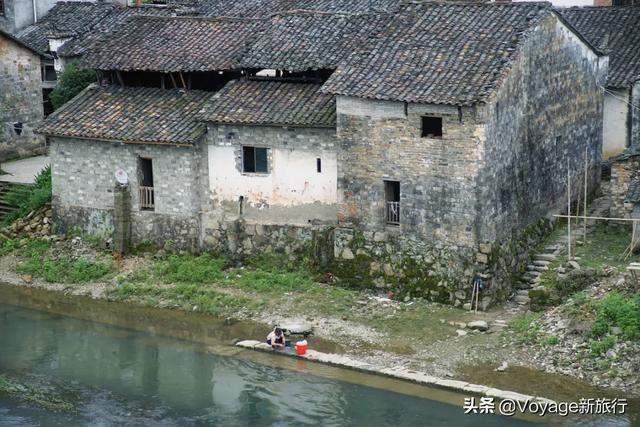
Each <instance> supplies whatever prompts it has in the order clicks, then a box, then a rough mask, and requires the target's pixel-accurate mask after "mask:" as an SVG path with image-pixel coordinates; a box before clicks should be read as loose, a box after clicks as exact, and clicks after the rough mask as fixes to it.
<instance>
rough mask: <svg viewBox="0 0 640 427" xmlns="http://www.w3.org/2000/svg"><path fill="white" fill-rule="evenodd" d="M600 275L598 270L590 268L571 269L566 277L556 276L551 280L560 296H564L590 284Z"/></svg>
mask: <svg viewBox="0 0 640 427" xmlns="http://www.w3.org/2000/svg"><path fill="white" fill-rule="evenodd" d="M600 276H601V274H600V272H599V271H597V270H594V269H591V268H587V269H583V270H572V271H570V272H569V273H568V274H567V277H564V278H562V279H560V278H558V279H556V280H555V281H553V286H554V287H555V288H556V290H557V291H558V294H559V295H560V297H562V298H565V297H568V296H570V295H573V294H575V293H576V292H579V291H582V290H584V289H585V288H587V287H588V286H591V285H592V284H593V283H595V282H596V281H597V280H598V279H599V278H600Z"/></svg>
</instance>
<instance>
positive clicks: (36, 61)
mask: <svg viewBox="0 0 640 427" xmlns="http://www.w3.org/2000/svg"><path fill="white" fill-rule="evenodd" d="M48 59H49V58H48V57H47V56H46V55H44V54H42V53H40V52H38V51H36V50H34V49H32V48H31V47H29V46H27V45H25V44H24V43H22V42H21V41H20V40H18V39H17V38H15V37H13V36H12V35H10V34H9V33H5V32H3V31H1V30H0V161H2V160H4V159H7V158H9V157H15V156H20V155H24V154H28V153H33V152H37V151H40V150H43V149H44V143H45V140H44V138H43V137H42V136H40V135H35V134H34V133H33V129H34V127H35V126H36V125H38V124H39V123H40V121H41V120H42V118H43V115H44V112H43V102H42V99H43V98H42V96H43V93H42V81H43V77H44V76H46V64H47V63H48V62H47V61H48Z"/></svg>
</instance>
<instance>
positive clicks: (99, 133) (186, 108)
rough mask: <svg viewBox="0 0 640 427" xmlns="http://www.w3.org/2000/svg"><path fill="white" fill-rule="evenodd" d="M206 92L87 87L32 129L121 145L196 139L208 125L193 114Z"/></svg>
mask: <svg viewBox="0 0 640 427" xmlns="http://www.w3.org/2000/svg"><path fill="white" fill-rule="evenodd" d="M212 95H213V94H211V93H210V92H202V91H195V90H190V91H184V90H177V89H176V90H166V89H156V88H122V87H117V86H108V87H99V86H97V85H95V84H94V85H90V86H89V87H88V88H87V89H85V90H84V91H83V92H81V93H80V94H79V95H78V96H76V97H75V98H73V99H72V100H71V101H69V102H68V103H66V104H65V105H64V106H63V107H62V108H60V109H58V110H56V111H55V112H54V113H53V114H51V115H50V116H49V117H47V118H46V119H45V121H44V122H43V123H42V124H41V125H40V126H39V127H38V128H37V129H36V132H38V133H41V134H44V135H49V136H63V137H70V138H89V139H98V140H115V141H122V142H125V143H150V144H179V145H188V144H193V143H195V142H196V141H197V140H198V139H199V138H200V137H202V135H204V133H205V131H206V128H205V126H204V124H203V123H202V122H200V121H199V120H198V119H197V117H198V113H199V112H200V110H201V109H202V107H203V106H204V104H205V102H206V101H207V100H208V99H209V98H210V97H211V96H212Z"/></svg>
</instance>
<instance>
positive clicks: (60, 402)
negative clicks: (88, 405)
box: [0, 374, 75, 412]
mask: <svg viewBox="0 0 640 427" xmlns="http://www.w3.org/2000/svg"><path fill="white" fill-rule="evenodd" d="M2 394H6V395H9V396H12V397H16V398H18V399H21V400H24V401H28V402H31V403H35V404H36V405H38V406H41V407H43V408H45V409H47V410H50V411H65V412H69V411H73V410H75V407H74V405H73V404H72V403H70V402H68V401H65V400H64V399H62V398H61V397H59V396H56V395H55V394H53V393H50V392H45V391H43V390H41V389H40V388H39V387H38V388H37V387H34V386H31V385H27V384H21V383H19V382H17V381H15V380H13V379H10V378H8V377H6V376H4V375H1V374H0V395H2Z"/></svg>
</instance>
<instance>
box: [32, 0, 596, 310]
mask: <svg viewBox="0 0 640 427" xmlns="http://www.w3.org/2000/svg"><path fill="white" fill-rule="evenodd" d="M134 33H135V34H136V37H135V38H132V37H131V34H134ZM106 52H109V55H106V54H105V53H106ZM167 52H171V55H168V54H166V53H167ZM81 64H82V66H85V67H90V68H94V69H97V70H98V71H99V72H100V73H101V75H102V78H103V80H105V81H110V83H111V84H112V86H106V87H92V88H90V89H88V90H87V91H85V92H84V93H83V94H82V95H80V96H78V97H77V98H76V99H74V100H73V101H71V102H70V103H69V105H67V106H65V107H64V108H63V109H62V110H61V111H60V112H56V113H54V114H53V115H52V116H51V117H49V118H48V119H47V120H46V122H45V124H44V126H43V127H42V129H41V132H42V133H43V134H45V135H47V136H48V138H49V139H50V141H51V146H52V163H53V182H54V211H55V215H56V221H57V224H58V226H59V227H61V228H62V229H65V228H66V229H68V228H70V227H81V228H83V229H85V230H88V231H92V232H102V233H109V232H110V230H111V229H112V228H113V227H112V221H113V197H112V196H113V195H112V193H110V190H111V189H112V188H113V185H114V178H113V174H114V172H115V170H116V169H118V168H120V169H123V170H124V171H126V173H127V174H128V176H129V177H130V182H131V184H130V185H131V190H132V201H131V204H132V211H133V214H132V230H133V233H132V234H133V237H134V242H140V241H143V240H152V241H156V242H159V243H162V242H163V241H166V240H171V241H173V242H175V243H176V244H178V245H180V246H183V247H194V248H212V249H217V250H223V251H226V252H228V253H230V254H232V255H234V254H235V255H238V254H241V255H247V254H250V253H255V252H256V251H262V250H268V249H273V250H281V251H283V252H286V253H289V254H294V253H296V252H302V251H310V250H313V251H314V255H317V256H318V257H319V258H322V259H323V261H324V260H326V261H327V265H326V268H327V269H328V270H330V271H331V272H332V273H334V275H336V276H337V277H338V279H339V280H342V281H345V282H350V283H354V284H358V285H362V286H367V285H371V286H373V285H375V286H378V287H383V288H384V287H391V288H395V289H399V290H401V291H402V292H409V293H413V294H421V295H425V296H428V297H430V298H432V299H434V300H439V301H446V302H451V303H454V304H458V305H459V304H462V303H463V302H464V301H465V300H466V299H467V298H468V296H469V289H470V286H471V282H472V280H473V277H474V275H476V274H480V273H482V274H485V275H487V276H489V277H490V278H491V280H490V287H489V288H488V289H487V290H485V291H483V292H484V293H483V303H484V305H486V304H489V303H490V302H491V301H492V300H495V299H500V298H504V297H506V296H507V294H508V292H509V290H510V286H511V283H510V280H509V277H510V275H512V274H513V273H515V272H517V271H518V269H519V268H521V266H522V265H523V263H525V262H526V260H527V256H526V248H527V247H529V246H531V245H532V244H533V243H535V242H536V241H537V238H538V237H539V236H540V235H541V234H542V233H543V232H544V231H545V229H546V228H545V227H546V226H545V225H544V224H545V223H544V219H545V218H546V217H547V216H548V215H549V214H550V213H552V212H554V211H555V209H557V208H558V207H559V206H561V205H563V204H564V205H566V195H565V194H566V177H567V174H571V175H574V178H575V177H578V176H582V173H583V172H582V171H583V158H584V153H585V151H586V152H587V153H588V162H589V163H588V166H589V174H588V177H589V185H590V188H592V189H595V188H596V187H597V185H598V182H599V165H600V161H601V150H602V120H601V117H602V112H603V95H602V91H601V90H600V86H601V85H602V84H603V83H604V79H605V76H606V68H607V58H606V57H605V56H603V55H601V54H600V52H599V51H597V50H596V49H595V48H593V47H592V46H591V45H590V44H589V42H588V41H586V40H585V39H584V38H583V37H582V36H581V35H579V34H578V33H576V32H575V31H574V30H573V28H572V27H571V26H569V25H567V24H566V22H565V21H564V19H563V18H562V17H561V16H560V15H558V13H557V12H556V11H554V10H553V9H552V8H551V7H549V6H548V5H542V4H537V3H536V4H520V5H511V4H486V5H483V4H459V5H453V4H438V3H431V4H423V5H412V4H410V5H405V6H404V7H403V8H402V9H401V10H399V11H397V12H396V13H366V14H358V13H354V14H340V13H335V14H333V13H322V14H319V13H313V12H288V13H284V14H274V15H272V16H270V17H268V18H263V19H244V18H213V19H204V18H166V17H165V18H136V19H132V20H129V21H127V23H126V24H124V25H122V26H120V27H119V28H118V29H116V30H115V31H114V32H112V33H110V34H109V38H108V40H104V41H103V43H100V44H98V45H96V46H94V47H93V48H92V49H90V50H89V51H87V52H86V54H85V55H84V57H83V59H82V62H81ZM114 85H116V86H125V87H123V88H118V87H116V86H114ZM142 85H148V86H154V87H153V88H146V89H145V88H139V87H137V88H136V87H128V86H142ZM143 95H144V96H143ZM189 97H191V98H189ZM186 99H189V101H187V100H186ZM197 107H201V108H200V111H199V113H198V114H193V112H194V111H195V110H196V109H197ZM185 108H186V110H185ZM172 138H173V139H172ZM328 253H329V255H327V254H328Z"/></svg>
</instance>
